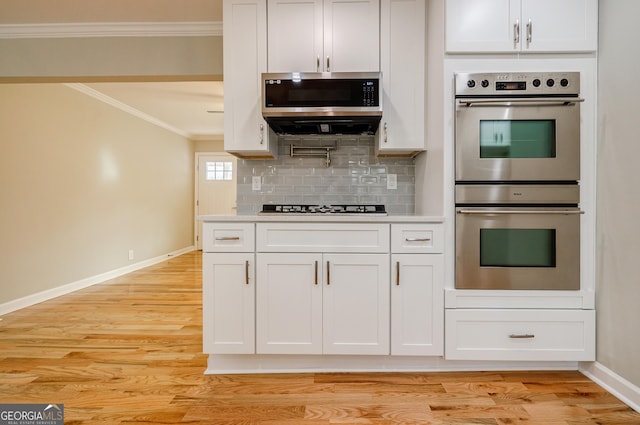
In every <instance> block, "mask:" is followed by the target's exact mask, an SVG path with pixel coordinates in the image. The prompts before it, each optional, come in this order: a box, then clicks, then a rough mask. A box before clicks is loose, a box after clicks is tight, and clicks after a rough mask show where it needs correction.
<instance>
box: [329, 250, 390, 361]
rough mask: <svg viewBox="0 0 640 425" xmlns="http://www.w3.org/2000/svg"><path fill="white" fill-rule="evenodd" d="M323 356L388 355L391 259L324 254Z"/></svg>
mask: <svg viewBox="0 0 640 425" xmlns="http://www.w3.org/2000/svg"><path fill="white" fill-rule="evenodd" d="M323 261H324V263H325V264H324V266H325V270H324V287H323V295H322V298H323V305H322V308H323V313H322V317H323V325H324V326H323V327H324V329H323V333H324V340H323V345H324V350H323V352H324V354H389V256H388V255H387V254H325V255H324V256H323Z"/></svg>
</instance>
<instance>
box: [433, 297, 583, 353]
mask: <svg viewBox="0 0 640 425" xmlns="http://www.w3.org/2000/svg"><path fill="white" fill-rule="evenodd" d="M445 358H446V359H447V360H522V361H537V360H540V361H593V360H595V310H471V309H468V310H467V309H450V310H446V315H445Z"/></svg>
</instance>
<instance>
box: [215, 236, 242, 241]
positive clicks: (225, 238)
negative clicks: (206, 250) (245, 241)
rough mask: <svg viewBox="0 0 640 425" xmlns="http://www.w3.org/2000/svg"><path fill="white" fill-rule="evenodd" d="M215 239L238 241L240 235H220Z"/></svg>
mask: <svg viewBox="0 0 640 425" xmlns="http://www.w3.org/2000/svg"><path fill="white" fill-rule="evenodd" d="M216 240H217V241H239V240H240V236H220V237H217V238H216Z"/></svg>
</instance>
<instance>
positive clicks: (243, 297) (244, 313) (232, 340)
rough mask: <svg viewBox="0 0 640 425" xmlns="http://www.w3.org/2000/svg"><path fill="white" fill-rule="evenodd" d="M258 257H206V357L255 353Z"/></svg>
mask: <svg viewBox="0 0 640 425" xmlns="http://www.w3.org/2000/svg"><path fill="white" fill-rule="evenodd" d="M254 256H255V254H254V253H252V252H251V253H245V252H243V253H226V252H225V253H221V252H205V253H204V254H203V258H202V301H203V302H202V309H203V336H202V341H203V349H204V352H205V353H213V354H254V353H255V276H254Z"/></svg>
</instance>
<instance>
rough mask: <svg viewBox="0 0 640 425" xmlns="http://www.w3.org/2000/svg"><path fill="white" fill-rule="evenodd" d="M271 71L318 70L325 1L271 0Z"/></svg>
mask: <svg viewBox="0 0 640 425" xmlns="http://www.w3.org/2000/svg"><path fill="white" fill-rule="evenodd" d="M268 7H269V10H268V17H269V18H268V19H269V25H268V31H269V34H268V44H269V46H268V49H269V50H268V51H269V72H318V71H322V69H321V68H319V66H320V65H322V60H323V59H322V58H323V56H324V53H323V39H322V36H323V31H322V25H323V24H322V22H323V20H322V13H323V12H322V0H293V1H292V0H270V1H269V6H268Z"/></svg>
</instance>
